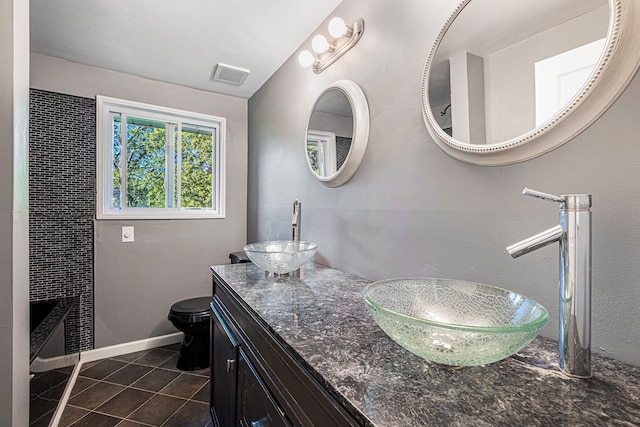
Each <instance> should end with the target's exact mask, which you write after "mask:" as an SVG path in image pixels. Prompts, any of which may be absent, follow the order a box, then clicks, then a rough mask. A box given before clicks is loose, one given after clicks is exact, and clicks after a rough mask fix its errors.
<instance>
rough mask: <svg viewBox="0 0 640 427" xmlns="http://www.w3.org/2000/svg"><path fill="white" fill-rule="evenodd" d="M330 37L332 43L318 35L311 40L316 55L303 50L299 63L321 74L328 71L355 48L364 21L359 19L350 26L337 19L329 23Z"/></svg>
mask: <svg viewBox="0 0 640 427" xmlns="http://www.w3.org/2000/svg"><path fill="white" fill-rule="evenodd" d="M328 27H329V28H328V29H329V35H330V36H331V37H332V38H333V41H332V42H331V43H330V42H329V41H328V40H327V38H326V37H325V36H323V35H322V34H318V35H316V36H314V37H313V38H312V39H311V49H312V50H313V51H314V52H315V53H316V55H314V54H313V53H311V52H309V51H308V50H303V51H302V52H300V54H299V55H298V62H299V63H300V65H302V66H303V67H311V66H312V65H313V72H314V73H316V74H319V73H321V72H323V71H324V70H326V69H327V68H328V67H329V66H330V65H331V64H333V63H334V62H336V61H337V60H338V58H340V57H341V56H342V55H344V54H345V53H346V52H347V51H348V50H349V49H351V48H352V47H353V46H355V44H356V43H358V40H360V37H362V33H363V32H364V20H362V19H358V20H357V21H355V22H354V23H353V25H351V26H349V25H347V24H345V22H344V20H343V19H342V18H339V17H335V18H333V19H331V21H329V26H328Z"/></svg>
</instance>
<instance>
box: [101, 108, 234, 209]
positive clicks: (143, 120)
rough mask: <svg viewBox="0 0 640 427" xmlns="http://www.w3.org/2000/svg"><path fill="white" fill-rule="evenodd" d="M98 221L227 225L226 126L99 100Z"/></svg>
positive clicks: (192, 116) (196, 115) (221, 121)
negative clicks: (184, 220)
mask: <svg viewBox="0 0 640 427" xmlns="http://www.w3.org/2000/svg"><path fill="white" fill-rule="evenodd" d="M97 118H98V125H97V127H98V129H97V132H98V133H97V146H98V150H97V181H98V183H97V184H98V185H97V190H98V197H97V199H98V200H97V202H98V203H97V217H98V219H108V218H133V219H136V218H140V219H143V218H167V219H168V218H224V192H225V182H224V178H225V174H224V164H225V160H224V154H225V119H224V118H221V117H214V116H208V115H204V114H199V113H192V112H187V111H180V110H174V109H170V108H164V107H157V106H153V105H147V104H141V103H137V102H131V101H123V100H120V99H114V98H107V97H103V96H98V97H97Z"/></svg>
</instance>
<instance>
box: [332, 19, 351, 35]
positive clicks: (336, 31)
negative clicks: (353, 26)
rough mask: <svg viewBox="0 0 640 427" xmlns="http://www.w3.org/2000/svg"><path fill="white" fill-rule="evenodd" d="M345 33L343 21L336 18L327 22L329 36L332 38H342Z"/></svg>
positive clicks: (345, 28)
mask: <svg viewBox="0 0 640 427" xmlns="http://www.w3.org/2000/svg"><path fill="white" fill-rule="evenodd" d="M346 33H347V24H345V23H344V19H342V18H340V17H339V16H336V17H335V18H333V19H332V20H331V21H329V35H331V37H333V38H338V37H342V36H344V35H345V34H346Z"/></svg>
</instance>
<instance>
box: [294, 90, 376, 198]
mask: <svg viewBox="0 0 640 427" xmlns="http://www.w3.org/2000/svg"><path fill="white" fill-rule="evenodd" d="M306 136H307V137H306V140H305V153H306V156H307V164H308V165H309V168H310V169H311V171H312V172H313V173H314V175H315V176H316V177H317V178H318V179H319V180H320V181H322V182H323V183H324V184H325V185H327V186H329V187H338V186H340V185H342V184H344V183H346V182H347V181H349V180H350V179H351V177H352V176H353V175H354V174H355V173H356V170H357V169H358V167H359V166H360V163H361V162H362V158H363V157H364V152H365V150H366V148H367V140H368V139H369V107H368V105H367V99H366V98H365V96H364V93H363V92H362V89H360V87H359V86H358V85H357V84H356V83H354V82H352V81H350V80H339V81H337V82H335V83H334V84H332V85H331V86H330V87H329V88H327V89H326V90H325V91H323V92H322V93H321V94H320V96H319V97H318V99H317V100H316V102H315V104H314V105H313V109H312V110H311V114H310V115H309V120H308V125H307V134H306Z"/></svg>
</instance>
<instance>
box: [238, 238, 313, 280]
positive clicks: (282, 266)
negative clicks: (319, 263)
mask: <svg viewBox="0 0 640 427" xmlns="http://www.w3.org/2000/svg"><path fill="white" fill-rule="evenodd" d="M317 249H318V246H317V245H316V244H315V243H310V242H302V241H297V240H274V241H269V242H258V243H251V244H249V245H247V246H245V247H244V252H245V253H246V254H247V256H248V257H249V259H250V260H251V261H252V262H253V263H254V264H255V265H257V266H258V267H260V268H262V269H263V270H266V271H268V272H270V273H275V274H286V273H291V272H292V271H295V270H297V269H299V268H300V267H302V266H303V265H304V264H305V263H306V262H307V261H310V260H311V258H313V255H315V253H316V250H317Z"/></svg>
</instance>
